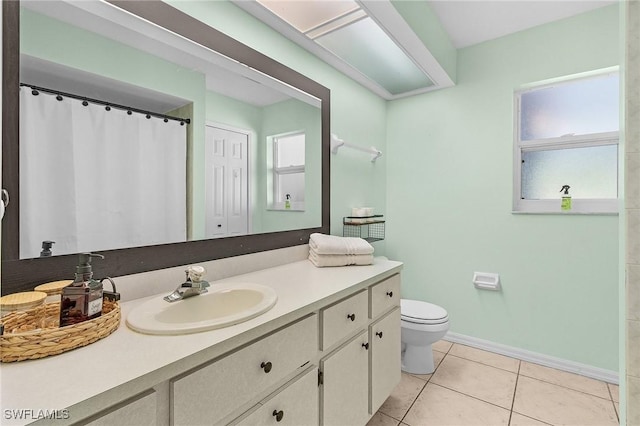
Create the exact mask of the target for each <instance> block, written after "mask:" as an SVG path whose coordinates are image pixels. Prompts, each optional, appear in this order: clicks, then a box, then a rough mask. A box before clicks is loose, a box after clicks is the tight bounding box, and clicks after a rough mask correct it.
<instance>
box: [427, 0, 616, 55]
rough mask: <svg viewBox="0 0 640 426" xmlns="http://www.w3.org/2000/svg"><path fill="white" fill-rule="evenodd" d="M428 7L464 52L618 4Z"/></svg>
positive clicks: (600, 0) (573, 1) (438, 3)
mask: <svg viewBox="0 0 640 426" xmlns="http://www.w3.org/2000/svg"><path fill="white" fill-rule="evenodd" d="M428 3H429V5H430V6H431V8H432V9H433V11H434V12H435V14H436V15H437V16H438V18H439V19H440V22H441V23H442V26H443V27H444V29H445V30H446V31H447V33H448V34H449V37H450V38H451V41H452V43H453V45H454V46H455V47H456V48H462V47H467V46H471V45H474V44H478V43H482V42H483V41H487V40H492V39H495V38H498V37H502V36H505V35H507V34H511V33H515V32H518V31H522V30H525V29H527V28H532V27H535V26H538V25H541V24H545V23H547V22H553V21H557V20H559V19H564V18H568V17H570V16H574V15H578V14H580V13H583V12H587V11H589V10H593V9H597V8H599V7H603V6H608V5H610V4H614V3H616V0H568V1H557V0H538V1H531V0H501V1H500V0H499V1H495V0H492V1H487V0H429V1H428Z"/></svg>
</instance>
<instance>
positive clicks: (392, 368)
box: [369, 308, 401, 413]
mask: <svg viewBox="0 0 640 426" xmlns="http://www.w3.org/2000/svg"><path fill="white" fill-rule="evenodd" d="M369 328H370V330H371V336H370V342H371V413H375V412H376V411H378V409H379V408H380V406H381V405H382V403H383V402H384V401H385V400H386V399H387V398H388V397H389V395H390V394H391V392H392V391H393V389H394V388H395V387H396V386H397V385H398V383H400V374H401V373H400V308H396V309H395V310H393V311H391V312H389V314H387V315H386V316H384V317H382V319H380V320H379V321H377V322H375V323H373V324H372V325H371V327H369Z"/></svg>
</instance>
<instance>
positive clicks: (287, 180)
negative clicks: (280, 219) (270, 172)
mask: <svg viewBox="0 0 640 426" xmlns="http://www.w3.org/2000/svg"><path fill="white" fill-rule="evenodd" d="M278 186H279V188H278V193H279V194H280V197H281V199H279V200H278V201H280V202H284V201H286V195H287V194H289V195H290V197H291V198H290V201H292V202H300V201H304V173H292V174H285V175H280V176H279V177H278Z"/></svg>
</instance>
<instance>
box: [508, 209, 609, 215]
mask: <svg viewBox="0 0 640 426" xmlns="http://www.w3.org/2000/svg"><path fill="white" fill-rule="evenodd" d="M511 214H521V215H528V214H532V215H556V216H576V215H578V216H585V215H587V216H618V214H619V213H618V212H580V211H571V210H570V211H566V212H559V211H522V210H512V211H511Z"/></svg>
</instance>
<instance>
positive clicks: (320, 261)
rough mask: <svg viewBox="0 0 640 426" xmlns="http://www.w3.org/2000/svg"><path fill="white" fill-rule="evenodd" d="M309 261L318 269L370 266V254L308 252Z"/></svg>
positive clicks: (371, 257)
mask: <svg viewBox="0 0 640 426" xmlns="http://www.w3.org/2000/svg"><path fill="white" fill-rule="evenodd" d="M309 260H310V261H311V263H313V264H314V265H315V266H317V267H318V268H323V267H325V266H349V265H371V264H372V263H373V255H372V254H318V253H316V252H315V251H313V250H309Z"/></svg>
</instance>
